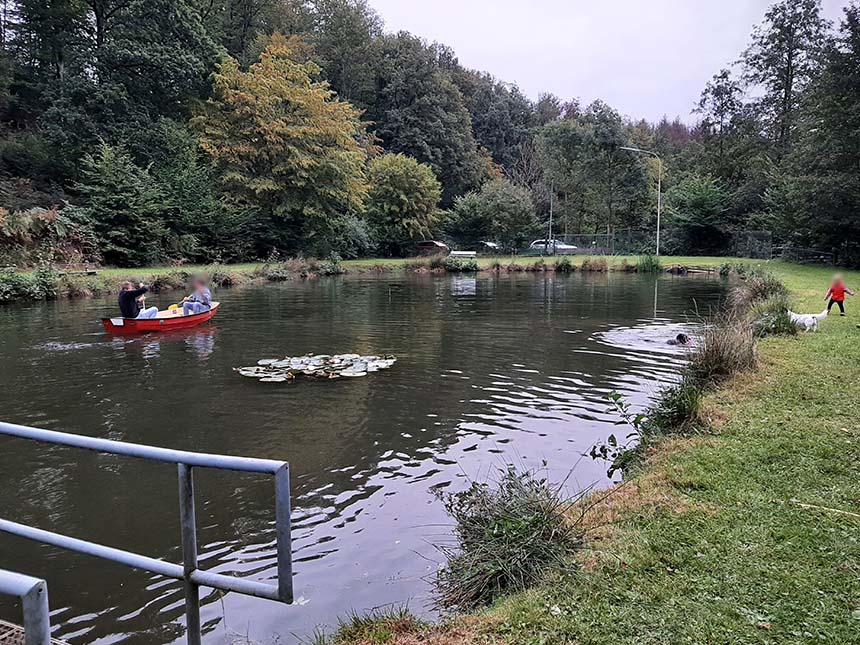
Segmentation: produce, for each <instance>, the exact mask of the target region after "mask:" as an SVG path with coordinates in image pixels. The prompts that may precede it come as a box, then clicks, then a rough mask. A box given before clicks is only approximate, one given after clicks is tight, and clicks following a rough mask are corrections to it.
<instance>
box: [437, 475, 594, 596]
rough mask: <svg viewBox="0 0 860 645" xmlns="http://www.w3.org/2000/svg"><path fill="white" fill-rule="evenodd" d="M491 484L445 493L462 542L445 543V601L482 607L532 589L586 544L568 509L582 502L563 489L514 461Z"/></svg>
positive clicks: (440, 582)
mask: <svg viewBox="0 0 860 645" xmlns="http://www.w3.org/2000/svg"><path fill="white" fill-rule="evenodd" d="M491 483H492V485H491ZM491 483H478V482H473V483H472V485H471V486H470V487H469V488H468V489H467V490H466V491H464V492H462V493H456V494H444V493H442V494H440V497H441V499H442V501H443V503H444V504H445V509H446V510H447V512H448V514H449V515H450V516H451V518H452V519H453V520H454V522H455V528H454V533H455V537H456V546H444V547H439V549H440V551H441V552H442V553H443V554H444V555H445V556H446V557H447V564H446V565H445V567H443V568H442V569H441V570H440V571H439V573H438V574H437V578H436V599H437V604H438V605H439V606H440V607H456V608H459V609H463V610H470V609H475V608H477V607H481V606H485V605H487V604H489V603H491V602H493V601H494V600H495V599H496V598H498V597H499V596H501V595H503V594H506V593H511V592H516V591H521V590H523V589H527V588H529V587H531V586H533V585H535V584H537V583H538V582H540V581H541V580H542V579H543V577H544V575H545V573H546V572H547V571H548V570H550V569H552V568H554V567H562V566H570V563H569V560H568V558H569V556H570V555H571V554H572V553H573V551H574V550H575V549H576V548H578V547H579V546H581V544H582V536H583V531H582V529H581V527H580V526H579V524H578V523H574V522H572V521H571V520H569V519H568V517H567V516H566V512H567V511H568V510H569V509H570V507H571V505H572V504H573V503H574V501H571V500H568V499H566V498H565V497H564V496H563V495H562V493H561V491H560V489H559V488H554V487H552V486H550V485H549V484H548V483H547V482H546V480H545V479H539V478H538V477H537V476H536V475H535V474H534V473H532V472H518V471H516V470H515V469H514V468H513V467H508V468H507V469H506V470H503V471H501V473H500V478H499V480H498V481H496V482H491Z"/></svg>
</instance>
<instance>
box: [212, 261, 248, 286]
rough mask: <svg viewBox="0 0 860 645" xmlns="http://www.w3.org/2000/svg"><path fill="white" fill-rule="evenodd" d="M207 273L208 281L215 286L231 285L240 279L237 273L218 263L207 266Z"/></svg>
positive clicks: (237, 282)
mask: <svg viewBox="0 0 860 645" xmlns="http://www.w3.org/2000/svg"><path fill="white" fill-rule="evenodd" d="M207 273H208V274H209V282H211V283H212V284H213V285H215V286H216V287H232V286H235V285H237V284H239V283H240V282H241V281H242V280H241V278H240V277H239V275H238V274H236V273H234V272H233V271H230V270H229V269H228V268H227V267H224V266H221V265H218V264H216V265H213V266H211V267H209V269H208V270H207Z"/></svg>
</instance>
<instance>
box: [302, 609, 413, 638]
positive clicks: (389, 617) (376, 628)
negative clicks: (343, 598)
mask: <svg viewBox="0 0 860 645" xmlns="http://www.w3.org/2000/svg"><path fill="white" fill-rule="evenodd" d="M427 627H428V625H427V624H426V623H424V622H423V621H420V620H418V619H417V618H416V617H415V616H413V615H412V613H411V612H410V611H409V607H408V606H407V605H390V606H387V607H381V608H376V609H372V610H371V611H370V612H368V613H366V614H359V613H357V612H355V611H353V612H351V613H350V614H349V615H348V616H347V618H346V619H339V620H338V629H337V633H336V634H335V635H334V636H332V637H331V638H329V637H327V636H326V635H325V634H324V633H322V632H319V631H318V632H317V634H316V635H315V636H314V640H312V641H311V642H310V643H309V645H340V644H341V643H343V644H344V645H345V644H346V643H388V642H390V641H391V639H393V638H394V637H395V636H397V635H399V634H407V633H409V634H411V633H414V632H416V631H418V630H421V629H425V628H427Z"/></svg>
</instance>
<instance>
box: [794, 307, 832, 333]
mask: <svg viewBox="0 0 860 645" xmlns="http://www.w3.org/2000/svg"><path fill="white" fill-rule="evenodd" d="M828 313H829V312H828V311H827V310H826V309H825V310H824V311H822V312H821V313H820V314H796V313H794V312H793V311H790V310H789V312H788V317H789V318H791V322H793V323H794V324H795V326H796V327H797V328H798V329H802V330H803V331H818V323H819V322H821V321H822V320H824V319H825V318H827V314H828Z"/></svg>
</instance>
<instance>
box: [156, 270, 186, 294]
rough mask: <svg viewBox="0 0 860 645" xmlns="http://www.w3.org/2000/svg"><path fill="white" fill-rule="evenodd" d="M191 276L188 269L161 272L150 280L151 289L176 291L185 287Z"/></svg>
mask: <svg viewBox="0 0 860 645" xmlns="http://www.w3.org/2000/svg"><path fill="white" fill-rule="evenodd" d="M190 277H191V276H190V275H189V274H188V273H187V272H186V271H170V272H168V273H159V274H157V275H155V276H153V278H152V279H151V280H150V282H149V290H150V291H152V292H153V293H158V292H159V291H175V290H177V289H184V288H185V285H187V284H188V279H189V278H190Z"/></svg>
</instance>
